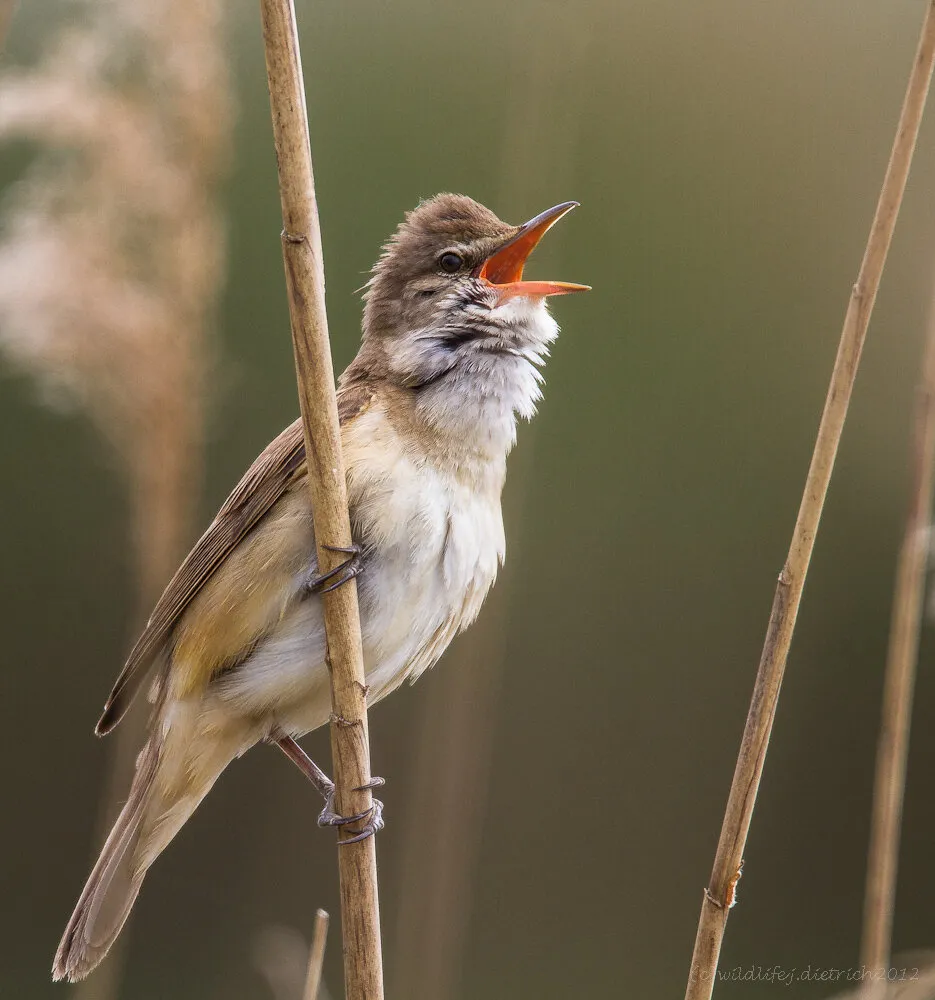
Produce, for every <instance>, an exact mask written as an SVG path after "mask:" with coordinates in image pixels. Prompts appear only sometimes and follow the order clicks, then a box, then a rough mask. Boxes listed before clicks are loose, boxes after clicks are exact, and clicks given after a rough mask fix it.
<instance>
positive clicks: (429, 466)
mask: <svg viewBox="0 0 935 1000" xmlns="http://www.w3.org/2000/svg"><path fill="white" fill-rule="evenodd" d="M359 419H360V421H361V423H364V422H368V423H369V426H364V427H362V428H361V435H362V437H363V435H364V434H366V435H367V440H368V441H369V442H374V441H375V442H378V444H379V448H378V449H375V448H373V447H371V446H370V445H369V444H368V447H367V448H366V449H365V450H364V452H363V453H362V454H361V455H360V457H359V458H356V459H355V460H354V461H352V462H350V463H349V477H348V478H349V485H350V486H351V489H352V490H353V489H354V486H355V484H356V483H357V481H358V478H360V479H363V480H364V481H366V482H369V484H370V488H369V489H362V490H361V500H360V502H359V503H358V505H357V507H356V509H357V512H358V513H357V517H358V522H359V523H358V526H357V527H358V531H359V533H360V536H361V541H362V542H363V544H364V546H365V550H366V551H367V554H368V555H367V564H366V565H367V569H366V572H365V573H364V574H363V575H362V576H361V578H360V583H359V587H360V596H361V624H362V630H363V640H364V657H365V661H366V665H367V675H368V676H367V680H368V683H369V684H370V686H371V697H372V699H374V700H376V699H378V698H381V697H383V696H384V695H386V694H388V693H389V692H390V691H392V690H393V689H394V688H395V687H397V686H398V685H399V684H400V683H402V681H403V680H405V679H406V678H409V679H411V680H415V679H416V678H417V677H418V676H419V675H420V674H421V673H422V672H423V671H424V670H426V669H427V668H428V667H430V666H431V665H432V664H433V663H434V662H435V661H436V660H437V659H438V658H439V656H441V654H442V653H443V652H444V650H445V648H446V647H447V645H448V643H449V642H450V641H451V639H452V638H453V637H454V635H455V634H456V633H457V632H458V630H459V629H461V628H464V627H466V626H467V625H468V624H470V622H471V621H473V620H474V618H475V617H476V616H477V613H478V612H479V610H480V606H481V604H482V603H483V600H484V597H485V596H486V594H487V591H488V590H489V589H490V586H491V585H492V584H493V582H494V579H495V578H496V575H497V568H498V566H499V564H500V562H502V560H503V556H504V535H503V520H502V517H501V513H500V498H499V490H497V491H494V492H493V493H491V492H490V491H479V490H477V489H476V488H475V487H474V486H472V485H471V484H469V483H468V482H466V481H464V480H463V479H461V478H459V477H457V476H453V475H452V474H451V472H450V470H445V469H441V468H439V467H438V466H437V465H436V464H435V463H433V462H432V461H431V460H426V459H424V458H423V459H421V460H417V459H416V458H415V457H414V456H413V455H412V454H411V451H410V450H408V449H406V448H405V447H404V446H403V444H402V442H401V441H400V439H399V437H398V436H397V435H396V432H395V431H394V430H393V428H392V427H391V426H390V425H389V424H388V422H386V421H385V420H384V419H383V418H382V415H381V414H380V413H379V412H376V413H373V414H371V413H368V414H365V415H364V416H363V417H361V418H359ZM351 453H352V454H353V453H354V452H353V450H352V452H351ZM374 483H378V484H379V486H378V488H377V489H374V488H373V485H374ZM361 485H362V483H361Z"/></svg>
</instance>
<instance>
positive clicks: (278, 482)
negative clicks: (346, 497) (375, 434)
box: [95, 380, 374, 736]
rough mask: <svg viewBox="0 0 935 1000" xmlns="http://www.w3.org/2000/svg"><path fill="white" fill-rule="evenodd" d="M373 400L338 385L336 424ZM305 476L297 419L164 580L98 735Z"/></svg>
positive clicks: (364, 388)
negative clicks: (198, 598) (235, 555)
mask: <svg viewBox="0 0 935 1000" xmlns="http://www.w3.org/2000/svg"><path fill="white" fill-rule="evenodd" d="M373 398H374V393H373V387H372V386H371V385H370V384H369V383H368V382H367V381H365V380H361V381H355V382H349V383H348V384H345V385H343V386H342V387H341V389H340V390H339V391H338V417H339V419H340V422H341V425H342V426H343V425H345V424H346V423H347V422H348V421H350V420H353V419H354V417H356V416H357V415H358V414H360V413H363V412H364V411H365V410H366V409H367V408H368V407H369V405H370V403H371V401H372V400H373ZM307 471H308V470H307V466H306V462H305V439H304V431H303V428H302V421H301V419H299V420H296V421H294V422H293V423H291V424H290V425H289V426H288V427H287V428H286V429H285V430H284V431H282V433H281V434H279V436H278V437H276V438H275V439H274V440H273V441H271V442H270V443H269V444H268V445H267V446H266V448H264V449H263V451H262V452H261V453H260V455H259V456H258V457H257V459H256V460H255V461H254V463H253V465H251V466H250V468H249V469H248V470H247V472H246V474H245V475H244V477H243V479H241V480H240V482H239V483H238V484H237V485H236V486H235V487H234V490H233V492H232V493H231V494H230V496H229V497H228V498H227V499H226V500H225V501H224V504H223V506H222V507H221V509H220V510H219V511H218V513H217V516H216V517H215V518H214V520H213V521H212V522H211V524H210V525H209V527H208V530H207V531H206V532H205V533H204V534H203V535H202V536H201V538H200V539H199V540H198V541H197V542H196V543H195V547H194V548H193V549H192V550H191V552H189V554H188V555H187V556H186V557H185V561H184V562H183V563H182V565H181V566H180V567H179V568H178V570H177V571H176V573H175V576H173V577H172V579H171V580H170V581H169V585H168V586H167V587H166V589H165V591H164V592H163V594H162V597H160V598H159V602H158V603H157V604H156V607H155V608H154V609H153V613H152V615H150V618H149V621H148V622H147V623H146V627H145V628H144V629H143V633H142V635H141V636H140V637H139V639H137V641H136V645H135V646H134V647H133V649H132V650H131V652H130V655H129V657H128V658H127V662H126V664H125V665H124V668H123V670H121V672H120V676H119V677H118V678H117V680H116V683H115V684H114V687H113V689H112V691H111V693H110V696H109V697H108V699H107V702H106V703H105V705H104V711H103V713H102V714H101V718H100V719H99V721H98V723H97V726H96V727H95V732H96V733H97V734H98V735H99V736H103V735H104V734H105V733H109V732H110V731H111V730H112V729H113V728H114V726H116V725H117V723H118V722H119V721H120V720H121V719H122V718H123V716H124V713H125V712H126V710H127V708H128V707H129V705H130V703H131V702H132V700H133V698H134V697H135V696H136V694H137V692H138V691H139V689H140V687H141V686H142V683H143V681H144V680H145V678H146V676H147V674H148V672H149V667H150V666H152V664H153V662H154V661H155V660H156V658H157V657H158V656H159V655H160V653H161V652H162V651H163V650H164V649H165V646H166V644H167V642H168V641H169V639H170V637H171V635H172V630H173V629H174V628H175V625H176V623H177V622H178V620H179V618H180V617H181V616H182V614H183V613H184V612H185V609H186V608H187V607H188V606H189V604H190V603H191V601H192V598H193V597H194V596H195V595H196V594H197V593H198V592H199V591H200V590H201V588H202V587H203V586H204V585H205V583H206V582H207V581H208V580H209V579H211V577H212V576H213V575H214V573H215V572H216V571H217V569H218V567H219V566H220V565H221V564H222V563H223V562H224V560H225V559H226V558H227V557H228V556H229V555H230V553H231V552H232V551H233V550H234V548H236V546H237V545H238V544H239V543H240V542H241V541H242V540H243V539H244V538H245V537H246V536H247V535H248V534H249V533H250V531H251V530H252V529H253V528H254V527H255V525H256V524H257V523H258V522H259V521H260V520H261V519H262V518H263V516H264V515H265V514H267V513H268V512H269V510H270V509H271V508H272V507H273V505H274V504H275V503H276V501H277V500H279V498H280V497H281V496H282V495H283V494H284V493H285V492H286V491H287V490H288V489H289V488H290V487H291V486H292V485H293V483H295V482H297V481H298V480H300V479H302V478H304V477H305V475H306V474H307Z"/></svg>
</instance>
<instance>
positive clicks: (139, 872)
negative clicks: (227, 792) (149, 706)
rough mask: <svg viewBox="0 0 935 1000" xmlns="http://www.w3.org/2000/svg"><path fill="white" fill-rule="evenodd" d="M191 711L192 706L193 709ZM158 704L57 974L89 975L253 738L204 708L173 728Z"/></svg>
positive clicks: (177, 718)
mask: <svg viewBox="0 0 935 1000" xmlns="http://www.w3.org/2000/svg"><path fill="white" fill-rule="evenodd" d="M186 709H187V710H186ZM164 718H165V716H164V715H163V712H161V711H159V710H158V709H157V713H156V718H155V719H154V725H153V729H152V734H151V736H150V738H149V741H148V742H147V744H146V746H145V747H144V748H143V751H142V753H141V754H140V756H139V759H138V761H137V767H136V774H135V776H134V778H133V784H132V785H131V787H130V796H129V798H128V799H127V804H126V805H125V806H124V807H123V810H122V811H121V813H120V815H119V816H118V817H117V822H116V823H115V824H114V828H113V830H112V831H111V833H110V836H109V837H108V838H107V842H106V843H105V844H104V849H103V851H102V852H101V856H100V858H98V861H97V864H96V865H95V866H94V869H93V870H92V872H91V875H90V877H89V878H88V883H87V885H86V886H85V887H84V891H83V892H82V893H81V896H80V898H79V899H78V905H77V906H76V907H75V912H74V913H73V914H72V917H71V920H69V921H68V926H67V927H66V928H65V934H64V935H63V937H62V941H61V944H59V946H58V951H57V952H56V953H55V961H54V962H53V964H52V978H53V979H56V980H59V979H68V980H70V981H71V982H75V981H76V980H79V979H84V977H85V976H87V975H88V973H89V972H91V970H92V969H94V967H95V966H96V965H98V963H99V962H100V961H101V960H102V959H103V958H104V956H105V955H106V954H107V952H108V951H109V949H110V947H111V945H112V944H113V943H114V941H115V940H116V938H117V935H118V934H119V933H120V930H121V928H122V927H123V925H124V924H125V923H126V920H127V917H128V916H129V915H130V910H131V909H132V908H133V903H134V902H135V901H136V897H137V895H138V893H139V891H140V886H141V885H142V884H143V878H144V876H145V875H146V872H147V870H148V869H149V867H150V865H152V863H153V862H154V861H155V860H156V858H157V857H158V856H159V855H160V854H161V853H162V851H163V850H164V849H165V848H166V847H167V846H168V844H169V842H170V841H171V840H172V838H173V837H174V836H175V835H176V834H177V833H178V832H179V830H180V829H181V828H182V826H183V825H184V823H185V821H186V820H187V819H188V817H189V816H191V814H192V813H193V812H194V811H195V809H196V808H197V806H198V804H199V803H200V802H201V800H202V799H203V798H204V797H205V795H206V794H207V793H208V791H209V790H210V788H211V786H212V785H213V784H214V782H215V781H216V780H217V778H218V776H219V775H220V774H221V772H222V771H223V770H224V768H225V767H227V765H228V764H229V763H230V761H231V760H232V759H233V757H235V756H236V755H237V754H238V753H240V752H242V751H243V750H245V749H246V747H247V746H249V745H250V743H251V742H253V741H252V740H251V739H250V738H249V737H248V736H247V735H246V734H245V733H244V731H243V730H241V729H239V728H238V727H236V726H235V727H233V728H232V729H228V730H227V731H226V732H225V731H224V730H223V729H222V728H211V729H210V733H208V732H206V731H205V730H204V729H203V728H202V726H204V725H205V724H206V722H207V720H206V718H205V716H204V715H202V714H201V713H200V711H199V709H198V707H197V706H195V705H192V706H185V707H183V706H180V705H178V704H177V705H176V706H175V708H174V711H173V712H172V724H171V726H166V725H163V719H164Z"/></svg>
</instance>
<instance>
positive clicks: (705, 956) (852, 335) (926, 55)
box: [685, 0, 935, 1000]
mask: <svg viewBox="0 0 935 1000" xmlns="http://www.w3.org/2000/svg"><path fill="white" fill-rule="evenodd" d="M933 59H935V0H932V2H930V3H929V4H928V9H927V11H926V15H925V20H924V22H923V25H922V33H921V37H920V39H919V47H918V50H917V52H916V56H915V60H914V62H913V67H912V72H911V75H910V77H909V84H908V87H907V90H906V97H905V100H904V102H903V107H902V112H901V114H900V119H899V124H898V127H897V131H896V139H895V141H894V143H893V150H892V153H891V154H890V161H889V164H888V166H887V170H886V176H885V177H884V180H883V187H882V190H881V192H880V199H879V202H878V203H877V209H876V214H875V216H874V219H873V225H872V227H871V229H870V236H869V238H868V240H867V247H866V250H865V252H864V258H863V261H862V262H861V266H860V272H859V274H858V277H857V282H856V284H855V285H854V288H853V290H852V292H851V298H850V301H849V303H848V308H847V314H846V316H845V318H844V328H843V330H842V331H841V340H840V344H839V345H838V353H837V357H836V358H835V363H834V369H833V371H832V373H831V383H830V385H829V387H828V395H827V398H826V400H825V408H824V412H823V413H822V417H821V424H820V425H819V428H818V437H817V440H816V442H815V449H814V451H813V453H812V460H811V464H810V466H809V470H808V476H807V478H806V481H805V490H804V493H803V496H802V503H801V506H800V508H799V514H798V518H797V520H796V524H795V529H794V531H793V534H792V542H791V545H790V547H789V554H788V556H787V558H786V563H785V565H784V566H783V569H782V572H781V573H780V575H779V582H778V584H777V587H776V594H775V597H774V598H773V607H772V611H771V613H770V619H769V625H768V628H767V631H766V641H765V643H764V646H763V652H762V655H761V658H760V664H759V669H758V671H757V676H756V681H755V683H754V688H753V697H752V699H751V703H750V709H749V712H748V715H747V721H746V725H745V727H744V733H743V738H742V741H741V745H740V753H739V755H738V758H737V765H736V768H735V770H734V777H733V781H732V782H731V788H730V794H729V796H728V800H727V808H726V810H725V813H724V821H723V825H722V827H721V834H720V838H719V840H718V846H717V853H716V855H715V859H714V868H713V870H712V872H711V880H710V882H709V883H708V887H707V889H705V892H704V896H703V897H702V903H701V916H700V918H699V921H698V931H697V935H696V938H695V948H694V953H693V955H692V964H691V970H690V972H689V977H688V985H687V988H686V991H685V998H686V1000H703V998H708V997H710V996H711V993H712V990H713V988H714V977H715V974H716V972H717V963H718V956H719V955H720V951H721V942H722V940H723V938H724V930H725V927H726V925H727V915H728V911H729V909H730V905H731V903H732V902H733V889H734V886H735V885H736V880H737V876H738V873H739V870H740V866H741V863H742V858H743V850H744V845H745V843H746V840H747V833H748V831H749V829H750V820H751V817H752V815H753V807H754V804H755V802H756V794H757V790H758V788H759V783H760V776H761V774H762V772H763V762H764V760H765V757H766V750H767V746H768V744H769V737H770V732H771V730H772V725H773V718H774V716H775V713H776V704H777V701H778V699H779V689H780V686H781V684H782V676H783V672H784V670H785V665H786V657H787V655H788V652H789V646H790V644H791V642H792V633H793V630H794V629H795V620H796V615H797V614H798V610H799V603H800V601H801V598H802V589H803V587H804V585H805V576H806V574H807V572H808V564H809V560H810V559H811V555H812V549H813V547H814V544H815V535H816V533H817V531H818V523H819V520H820V518H821V511H822V507H823V506H824V502H825V496H826V495H827V492H828V484H829V482H830V480H831V472H832V469H833V468H834V460H835V456H836V454H837V450H838V443H839V441H840V440H841V432H842V430H843V428H844V420H845V418H846V416H847V408H848V404H849V403H850V398H851V392H852V390H853V386H854V379H855V377H856V374H857V366H858V364H859V361H860V353H861V350H862V348H863V344H864V339H865V337H866V333H867V325H868V323H869V322H870V314H871V312H872V310H873V304H874V300H875V299H876V294H877V289H878V288H879V286H880V277H881V275H882V273H883V265H884V263H885V261H886V255H887V251H888V250H889V245H890V240H891V238H892V235H893V229H894V227H895V225H896V217H897V215H898V213H899V206H900V203H901V201H902V196H903V191H904V189H905V186H906V178H907V177H908V174H909V166H910V164H911V162H912V154H913V151H914V149H915V143H916V138H917V136H918V133H919V124H920V122H921V120H922V111H923V108H924V107H925V99H926V96H927V94H928V89H929V82H930V80H931V75H932V64H933Z"/></svg>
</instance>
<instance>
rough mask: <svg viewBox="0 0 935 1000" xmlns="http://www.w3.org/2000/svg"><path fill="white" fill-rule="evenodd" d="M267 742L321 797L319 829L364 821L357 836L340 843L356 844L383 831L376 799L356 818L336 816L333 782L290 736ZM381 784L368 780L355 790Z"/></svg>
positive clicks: (379, 804)
mask: <svg viewBox="0 0 935 1000" xmlns="http://www.w3.org/2000/svg"><path fill="white" fill-rule="evenodd" d="M270 741H271V742H275V744H276V746H278V747H279V749H280V750H282V752H283V753H284V754H285V755H286V756H287V757H288V758H289V760H291V761H292V763H293V764H295V766H296V767H297V768H298V769H299V770H300V771H301V772H302V773H303V774H304V775H305V777H306V778H308V780H309V781H310V782H311V783H312V784H313V785H314V786H315V787H316V788H317V789H318V791H319V793H320V794H321V796H322V798H324V800H325V808H324V809H322V811H321V813H320V814H319V816H318V825H319V826H347V825H348V824H350V823H359V822H360V821H361V820H366V821H367V822H366V823H364V828H363V829H362V830H361V831H360V833H357V834H355V835H354V836H353V837H351V838H350V839H348V840H339V841H338V843H339V844H356V843H357V842H358V841H359V840H366V839H367V837H372V836H373V835H374V834H375V833H376V832H377V830H382V829H383V803H382V802H381V801H380V800H379V799H374V800H373V805H372V806H371V807H370V808H369V809H365V810H364V811H363V812H361V813H357V815H356V816H340V815H338V813H336V812H335V809H334V782H333V781H332V780H331V779H330V778H329V777H328V775H327V774H325V772H324V771H323V770H322V769H321V768H320V767H319V766H318V765H317V764H316V763H315V761H313V760H312V758H311V757H309V755H308V754H307V753H306V752H305V751H304V750H303V749H302V748H301V747H300V746H299V744H298V743H297V742H296V741H295V740H294V739H293V738H292V737H291V736H273V737H271V739H270ZM382 784H384V781H383V779H382V778H371V779H370V781H368V782H367V784H366V785H360V786H359V787H357V788H355V789H354V791H355V792H362V791H364V790H365V789H372V788H379V787H380V785H382Z"/></svg>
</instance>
